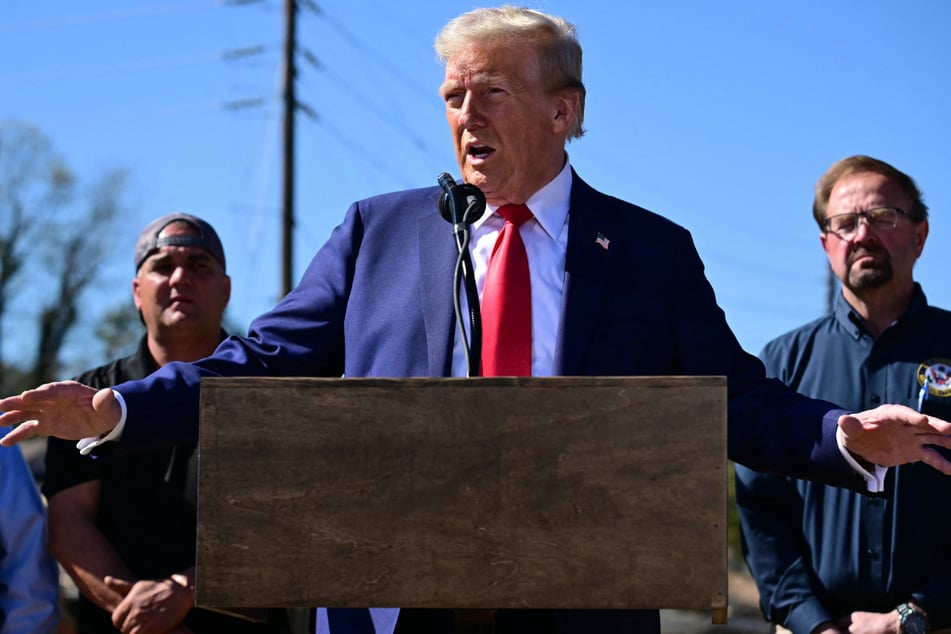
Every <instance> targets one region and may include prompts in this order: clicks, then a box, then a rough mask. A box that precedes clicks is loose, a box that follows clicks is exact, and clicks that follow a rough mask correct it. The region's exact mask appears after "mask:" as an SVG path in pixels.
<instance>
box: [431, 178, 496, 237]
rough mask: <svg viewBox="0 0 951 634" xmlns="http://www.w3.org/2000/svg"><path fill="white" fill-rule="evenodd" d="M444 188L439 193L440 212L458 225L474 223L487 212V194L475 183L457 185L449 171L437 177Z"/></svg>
mask: <svg viewBox="0 0 951 634" xmlns="http://www.w3.org/2000/svg"><path fill="white" fill-rule="evenodd" d="M436 181H437V182H438V183H439V186H440V187H441V188H442V194H440V195H439V203H438V206H439V213H440V214H442V217H443V218H445V219H446V221H447V222H450V223H451V224H452V225H454V226H456V225H459V224H460V223H467V224H468V223H473V222H475V221H476V220H478V219H479V218H480V217H481V216H482V214H483V213H485V194H483V193H482V190H481V189H479V188H478V187H476V186H475V185H470V184H468V183H463V184H462V185H457V184H456V181H455V179H454V178H453V177H452V176H450V175H449V173H448V172H443V173H442V174H440V175H439V176H437V177H436Z"/></svg>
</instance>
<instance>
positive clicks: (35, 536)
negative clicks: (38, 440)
mask: <svg viewBox="0 0 951 634" xmlns="http://www.w3.org/2000/svg"><path fill="white" fill-rule="evenodd" d="M0 429H3V430H4V431H9V429H6V428H0ZM58 601H59V570H58V568H57V567H56V562H55V561H54V560H53V558H52V556H51V555H50V553H49V550H47V548H46V509H45V508H44V506H43V500H42V499H41V498H40V494H39V491H38V490H37V489H36V483H35V482H34V480H33V474H32V473H31V472H30V468H29V467H28V466H27V464H26V460H24V458H23V453H22V452H21V451H20V448H19V447H0V634H45V633H47V632H55V631H56V628H57V627H58V626H59V607H58Z"/></svg>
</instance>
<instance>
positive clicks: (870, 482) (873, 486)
mask: <svg viewBox="0 0 951 634" xmlns="http://www.w3.org/2000/svg"><path fill="white" fill-rule="evenodd" d="M123 419H125V414H124V410H123ZM842 433H843V432H842V429H841V428H840V429H836V431H835V442H836V444H838V445H839V453H841V454H842V457H843V458H845V461H846V462H848V463H849V466H850V467H852V470H853V471H855V472H856V473H858V474H859V475H860V476H862V478H864V479H865V486H866V487H867V489H868V492H869V493H881V492H883V491H884V490H885V474H886V473H888V467H882V466H880V465H877V464H876V465H872V467H873V471H872V472H869V471H867V470H866V469H865V468H864V467H863V466H862V465H860V464H859V463H858V461H857V460H856V459H855V458H853V457H852V454H851V453H850V452H849V450H848V449H846V448H845V443H844V442H843V440H842Z"/></svg>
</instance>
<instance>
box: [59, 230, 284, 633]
mask: <svg viewBox="0 0 951 634" xmlns="http://www.w3.org/2000/svg"><path fill="white" fill-rule="evenodd" d="M134 262H135V278H134V279H133V280H132V296H133V299H134V301H135V307H136V308H137V309H138V311H139V315H140V316H141V319H142V323H143V324H144V325H145V329H146V332H145V334H144V335H143V336H142V339H141V341H140V342H139V346H138V349H137V350H136V352H135V353H134V354H133V355H131V356H129V357H126V358H123V359H117V360H114V361H112V362H111V363H108V364H106V365H103V366H101V367H99V368H96V369H94V370H90V371H88V372H85V373H84V374H82V375H80V376H79V377H78V378H77V380H78V381H80V382H81V383H85V384H87V385H90V386H92V387H95V388H103V387H108V386H110V385H115V384H117V383H122V382H123V381H127V380H131V379H138V378H142V377H145V376H147V375H149V374H150V373H151V372H153V371H154V370H156V369H158V368H159V367H161V366H163V365H165V364H166V363H169V362H171V361H195V360H197V359H201V358H203V357H206V356H209V355H210V354H211V353H212V352H214V350H215V348H216V347H217V346H218V343H220V342H221V340H222V339H224V338H225V336H226V334H225V332H224V331H223V330H222V329H221V319H222V315H223V313H224V310H225V307H226V306H227V305H228V299H229V297H230V295H231V279H230V278H229V277H228V275H227V273H226V272H225V254H224V249H223V248H222V246H221V241H220V240H219V239H218V234H217V233H216V232H215V230H214V229H213V228H212V227H211V225H209V224H208V223H207V222H205V221H204V220H202V219H200V218H196V217H195V216H191V215H188V214H182V213H177V214H170V215H167V216H163V217H161V218H158V219H156V220H154V221H152V222H151V223H150V224H149V225H148V226H147V227H146V228H145V229H144V230H143V231H142V233H141V235H139V239H138V241H137V242H136V245H135V260H134ZM196 458H197V451H196V445H195V444H194V443H192V444H188V445H177V446H175V447H172V448H170V449H165V450H159V451H152V452H149V453H145V454H138V455H135V456H129V457H116V456H103V457H100V458H99V459H96V460H92V459H90V458H88V457H84V456H80V455H79V453H78V452H77V451H76V447H75V443H73V442H69V441H63V440H59V439H56V438H50V439H49V445H48V448H47V454H46V480H45V482H44V485H43V492H44V493H45V494H46V497H47V499H48V500H49V545H50V550H51V551H52V552H53V554H54V556H55V557H56V558H57V559H58V560H59V562H60V563H61V564H62V565H63V567H64V568H65V569H66V571H67V572H68V573H69V574H70V576H71V577H72V578H73V580H74V581H75V582H76V585H77V586H78V588H79V591H80V593H81V596H80V599H79V609H78V617H77V620H78V629H79V632H81V633H82V632H111V631H116V628H119V629H121V630H123V631H129V630H131V629H132V628H133V627H135V626H139V627H141V628H142V629H143V631H162V632H165V631H175V632H245V631H249V632H272V631H283V630H280V629H274V628H273V626H271V625H268V624H266V623H265V624H255V623H251V622H249V621H247V620H243V619H238V618H235V617H229V616H225V615H222V614H218V613H214V612H207V611H204V610H199V609H196V608H194V580H195V567H194V566H195V521H196V519H195V518H196V516H195V493H196V488H197V460H196Z"/></svg>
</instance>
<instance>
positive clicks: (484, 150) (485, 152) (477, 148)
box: [466, 145, 495, 160]
mask: <svg viewBox="0 0 951 634" xmlns="http://www.w3.org/2000/svg"><path fill="white" fill-rule="evenodd" d="M494 152H495V148H492V147H489V146H488V145H470V146H469V147H468V148H466V153H467V154H468V155H469V157H470V158H473V159H477V160H484V159H487V158H488V157H489V156H491V155H492V154H493V153H494Z"/></svg>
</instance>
